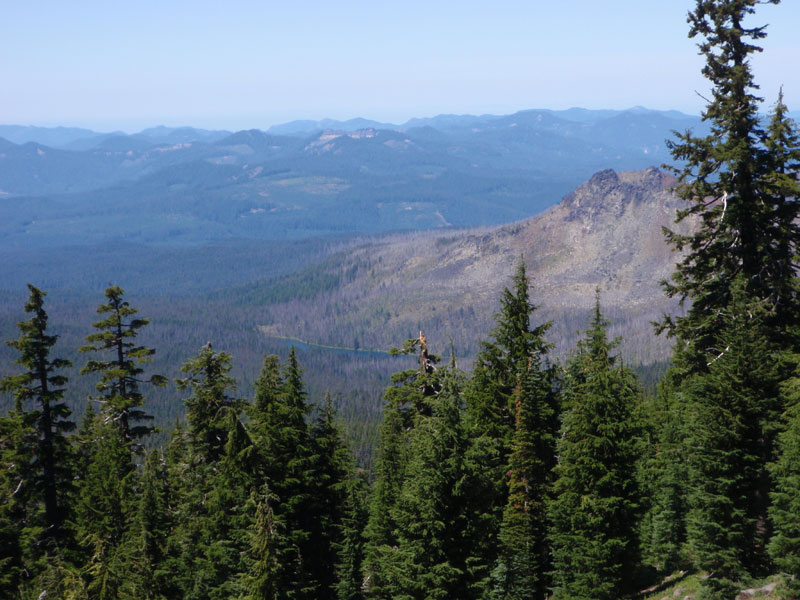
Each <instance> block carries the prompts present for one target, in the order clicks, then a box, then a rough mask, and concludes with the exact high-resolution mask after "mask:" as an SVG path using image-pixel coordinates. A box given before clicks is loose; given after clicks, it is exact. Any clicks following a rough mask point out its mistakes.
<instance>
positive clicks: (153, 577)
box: [121, 450, 178, 600]
mask: <svg viewBox="0 0 800 600" xmlns="http://www.w3.org/2000/svg"><path fill="white" fill-rule="evenodd" d="M137 492H138V499H137V502H136V507H135V509H134V510H135V514H134V515H133V517H132V525H131V527H130V529H129V532H128V536H127V540H126V542H125V543H126V550H125V561H126V569H125V570H126V573H127V577H126V578H125V581H124V582H123V586H122V587H123V589H122V590H121V597H122V598H130V599H131V600H134V599H141V600H161V599H162V598H168V597H174V596H176V595H177V593H178V590H177V589H176V587H175V585H174V583H173V578H172V577H171V576H170V575H171V574H170V572H169V569H168V568H167V565H166V562H167V551H168V549H167V541H168V539H169V534H170V530H171V528H172V519H171V511H170V506H169V500H170V498H169V488H168V483H167V473H166V464H165V462H164V457H163V455H162V453H161V451H160V450H151V451H150V452H149V453H148V454H147V456H146V458H145V461H144V468H143V470H142V472H141V475H140V477H139V480H138V483H137Z"/></svg>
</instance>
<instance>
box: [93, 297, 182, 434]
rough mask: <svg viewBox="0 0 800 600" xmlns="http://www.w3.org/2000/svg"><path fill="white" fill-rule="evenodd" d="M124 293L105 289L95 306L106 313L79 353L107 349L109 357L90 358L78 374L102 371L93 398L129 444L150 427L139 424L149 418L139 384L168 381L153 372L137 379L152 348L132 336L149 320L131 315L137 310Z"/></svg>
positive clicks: (98, 310) (100, 311)
mask: <svg viewBox="0 0 800 600" xmlns="http://www.w3.org/2000/svg"><path fill="white" fill-rule="evenodd" d="M123 294H124V290H123V289H122V288H120V287H119V286H111V287H109V288H107V289H106V291H105V297H106V298H107V299H108V302H107V303H105V304H101V305H100V306H98V307H97V312H98V313H99V314H101V315H106V314H107V315H108V316H107V317H105V318H104V319H101V320H100V321H97V322H95V323H94V324H93V327H94V328H95V329H97V330H98V331H97V332H96V333H91V334H89V335H88V336H86V342H87V343H86V345H85V346H83V347H81V348H80V351H81V352H108V353H110V354H111V359H110V360H90V361H89V362H87V363H86V366H85V367H84V368H83V369H82V370H81V374H86V373H100V374H101V375H100V381H99V382H98V383H97V386H96V388H97V391H98V392H100V393H101V395H100V396H99V397H97V398H95V400H97V401H98V402H100V404H101V406H102V412H103V414H104V415H106V416H107V417H108V419H110V420H112V421H114V422H115V423H117V424H118V426H119V428H120V431H121V432H122V438H123V439H124V440H125V442H126V443H131V444H132V443H134V441H135V440H138V439H139V438H142V437H143V436H145V435H147V434H149V433H150V432H151V431H152V430H153V428H152V427H149V426H146V425H141V424H138V423H139V422H140V421H148V420H151V419H152V417H151V416H150V415H148V414H147V413H146V412H145V411H143V410H142V409H141V408H140V407H141V406H142V405H143V404H144V402H145V399H144V396H142V394H141V393H140V392H139V384H140V383H143V382H145V381H147V382H148V383H151V384H153V385H157V386H163V385H166V383H167V381H166V378H164V377H163V376H161V375H153V376H152V377H150V379H148V380H143V379H141V378H140V376H141V375H142V374H143V373H144V369H143V368H142V367H140V366H139V365H140V364H142V363H146V362H149V361H150V357H151V356H152V355H153V354H155V350H153V349H152V348H147V347H145V346H137V345H136V344H135V343H134V342H133V338H135V337H136V336H137V335H138V333H139V332H138V330H139V329H141V328H142V327H144V326H145V325H147V324H148V323H149V320H148V319H138V318H133V316H134V315H135V314H137V313H138V312H139V311H138V310H137V309H135V308H133V307H131V305H130V303H129V302H128V301H127V300H123V299H122V296H123Z"/></svg>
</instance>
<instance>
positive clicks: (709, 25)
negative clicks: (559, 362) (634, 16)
mask: <svg viewBox="0 0 800 600" xmlns="http://www.w3.org/2000/svg"><path fill="white" fill-rule="evenodd" d="M766 3H769V4H778V3H779V0H766V2H762V1H760V0H697V3H696V7H695V10H694V11H692V12H691V13H690V14H689V23H690V25H691V29H690V33H689V35H690V37H692V38H694V37H699V38H700V43H699V44H698V46H699V48H700V52H701V53H702V54H703V55H704V57H705V60H706V64H705V67H704V69H703V74H704V75H705V77H706V78H707V79H708V80H709V81H710V83H711V85H712V91H711V94H712V95H711V99H710V100H709V103H708V105H707V107H706V109H705V110H704V112H703V119H704V120H705V121H707V122H708V123H709V125H710V133H709V135H707V136H705V137H695V136H693V135H692V134H691V132H687V133H685V134H683V135H679V136H678V139H677V140H676V141H674V142H672V143H671V144H670V145H671V149H672V154H673V157H674V158H675V159H676V160H679V161H681V162H682V163H683V167H681V168H680V169H677V170H676V172H677V173H678V175H679V180H680V185H679V187H678V193H679V195H680V196H681V197H683V198H684V199H685V200H687V201H688V202H689V203H690V206H689V208H687V209H686V210H684V211H681V212H679V214H678V220H681V219H683V218H686V217H687V216H689V215H694V216H695V217H696V218H697V220H698V222H699V227H697V228H696V230H695V231H694V232H693V233H691V234H689V235H685V236H684V235H676V234H673V233H670V232H668V240H670V241H671V242H672V243H673V244H674V246H675V247H676V248H677V249H678V250H682V251H684V257H683V259H682V261H681V262H680V263H679V264H678V266H677V270H676V272H675V274H674V275H673V277H672V281H671V282H670V283H665V289H666V292H667V294H668V295H670V296H677V297H679V298H680V299H681V301H684V300H687V299H688V300H690V301H691V306H690V307H689V308H688V310H687V312H686V314H685V316H683V317H680V318H678V319H675V320H673V319H672V318H666V319H665V320H664V322H663V326H664V327H666V328H667V329H668V330H669V331H670V333H671V334H672V335H675V336H676V337H677V340H678V342H677V344H676V351H675V356H674V358H673V364H674V370H673V374H674V377H675V384H676V385H675V393H676V395H678V396H680V397H682V399H683V400H684V401H685V404H686V411H687V412H686V416H687V417H688V421H689V422H690V424H691V425H690V427H689V429H688V435H687V436H686V437H685V439H684V440H683V441H684V444H685V446H684V447H683V449H682V452H683V453H684V454H685V455H686V456H687V457H688V459H689V462H688V464H687V466H688V474H689V480H690V488H689V492H688V494H686V496H687V502H688V505H689V513H688V515H687V530H686V531H687V540H688V545H689V548H690V550H691V552H692V554H693V556H694V559H695V562H696V565H697V566H699V567H700V568H705V569H709V570H710V571H711V577H709V579H707V580H706V582H705V594H706V595H708V596H710V597H718V598H723V597H727V595H730V594H732V593H733V591H734V588H735V586H736V582H737V581H738V580H740V579H741V578H742V577H744V576H746V575H747V574H748V573H750V574H756V573H759V572H763V571H764V570H765V569H766V567H767V564H766V556H765V553H764V548H765V544H766V539H767V537H768V535H769V528H768V526H766V525H767V523H768V521H767V511H768V503H769V490H770V479H769V474H768V472H767V469H766V467H765V465H767V464H768V463H770V462H771V461H773V460H774V457H775V440H776V435H777V432H778V424H779V422H780V420H779V416H780V413H781V400H780V396H779V393H778V388H779V386H780V382H781V381H782V380H783V379H785V377H786V373H785V372H784V371H783V370H782V369H781V368H780V365H779V364H778V363H777V362H776V361H775V360H774V359H772V358H767V359H766V362H762V361H761V360H759V361H754V359H753V357H754V356H760V357H775V356H778V355H779V354H781V353H782V352H784V351H787V350H793V348H794V347H795V345H796V341H795V340H794V338H793V335H792V333H791V332H792V330H793V329H794V327H796V325H797V319H798V315H800V310H798V308H799V307H798V298H799V296H798V294H797V288H796V264H795V260H796V256H797V255H798V250H799V249H800V227H798V221H797V219H798V216H800V203H798V202H797V198H798V197H799V195H800V194H798V192H800V184H798V182H797V180H796V178H795V172H796V169H797V166H798V162H799V161H798V158H800V154H798V151H799V149H798V145H797V141H798V140H797V137H796V135H795V133H794V125H793V124H792V122H791V120H789V119H788V117H787V110H786V107H785V105H784V104H783V100H782V95H781V96H780V97H779V99H778V102H777V103H776V105H775V108H774V110H773V111H772V114H771V116H770V119H769V122H768V124H767V126H766V127H764V126H763V125H762V123H761V122H760V121H759V115H758V110H759V104H760V102H761V98H759V97H758V96H756V91H757V89H758V86H757V85H756V84H755V82H754V80H753V76H752V70H751V58H752V56H753V55H754V54H756V53H758V52H760V51H761V48H760V47H758V46H757V45H756V44H755V42H757V41H758V40H760V39H763V38H764V37H765V35H766V32H765V27H746V26H745V25H744V23H745V22H746V21H747V20H748V19H749V18H750V17H751V15H752V14H754V13H755V7H756V6H757V5H759V4H766ZM663 514H664V515H666V514H667V513H663ZM664 525H667V527H666V528H667V529H673V530H674V527H670V526H669V525H668V524H666V523H662V526H664Z"/></svg>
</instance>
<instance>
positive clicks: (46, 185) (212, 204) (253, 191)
mask: <svg viewBox="0 0 800 600" xmlns="http://www.w3.org/2000/svg"><path fill="white" fill-rule="evenodd" d="M565 116H567V117H569V118H563V117H565ZM409 123H410V124H411V125H413V126H412V127H408V128H406V129H402V128H388V129H387V128H382V127H383V126H385V125H386V124H381V123H375V122H371V121H365V120H358V119H357V120H353V121H348V122H335V121H324V122H315V124H314V127H316V126H327V127H328V128H327V129H322V130H319V131H314V132H313V133H308V134H304V135H299V134H298V135H294V134H293V135H277V134H276V133H275V132H264V131H261V130H257V129H253V130H248V131H239V132H235V133H231V132H227V131H208V130H201V129H194V128H188V127H186V128H183V127H182V128H169V127H156V128H151V129H147V130H144V131H142V132H140V133H138V134H135V135H118V134H102V135H100V134H98V136H96V137H94V138H91V137H90V138H86V137H82V138H79V139H77V140H73V141H71V142H69V143H68V144H67V146H69V147H71V148H77V147H78V146H80V147H81V148H84V147H85V149H73V150H69V149H64V148H53V147H50V146H47V145H45V144H42V143H38V142H26V143H24V144H13V143H11V142H8V141H6V142H2V141H0V147H2V151H0V197H1V198H4V199H5V200H4V201H3V203H0V217H4V219H3V220H2V221H0V246H2V245H4V244H14V245H18V246H24V247H29V246H33V247H35V246H36V245H37V244H45V245H48V246H50V245H58V244H82V243H102V242H103V241H104V240H111V239H116V238H118V237H119V236H120V235H124V236H126V238H125V239H127V240H128V241H130V242H132V243H147V244H150V243H155V244H179V245H185V244H198V243H212V242H215V241H221V240H228V239H241V238H245V239H302V238H308V237H315V236H325V235H342V234H373V233H380V232H386V231H393V230H394V231H397V230H419V229H431V228H443V227H444V228H450V227H474V226H481V225H497V224H500V223H506V222H510V221H517V220H519V219H523V218H525V217H528V216H530V215H533V214H536V213H538V212H540V211H542V210H544V209H545V208H547V207H548V206H552V205H553V204H554V203H555V202H557V201H558V199H559V198H560V197H561V196H563V195H564V194H566V193H568V192H569V191H570V190H571V189H573V188H574V187H575V186H576V185H578V184H579V183H580V182H581V181H582V180H585V179H586V178H587V177H589V176H591V174H592V173H594V172H596V171H598V170H601V169H604V168H613V169H615V170H618V171H626V170H631V169H641V168H645V167H647V166H650V165H659V164H661V163H664V162H666V161H668V160H669V158H670V157H669V152H668V149H667V147H666V143H665V138H668V137H670V136H671V135H672V133H671V132H672V131H673V130H676V129H677V130H684V129H687V128H692V127H695V128H697V129H698V130H701V129H702V124H700V122H699V120H697V119H696V118H695V119H693V118H691V117H687V116H685V115H681V114H680V113H674V112H659V111H650V110H647V109H640V108H636V109H631V110H628V111H587V110H583V109H571V110H569V111H562V112H559V111H546V110H528V111H520V112H518V113H515V114H513V115H505V116H496V115H485V116H478V117H475V116H452V115H440V116H438V117H434V118H432V119H426V120H415V121H413V122H409ZM61 133H63V132H61ZM73 133H74V134H75V135H85V133H86V132H85V131H78V132H73ZM62 137H63V136H62ZM62 141H64V139H62ZM25 198H29V199H30V198H36V199H37V200H36V201H30V200H25Z"/></svg>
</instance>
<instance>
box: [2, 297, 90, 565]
mask: <svg viewBox="0 0 800 600" xmlns="http://www.w3.org/2000/svg"><path fill="white" fill-rule="evenodd" d="M28 289H29V290H30V293H31V295H30V298H29V299H28V301H27V302H26V303H25V312H27V313H32V317H31V318H30V319H29V320H27V321H21V322H20V323H18V324H17V326H18V327H19V329H20V333H21V335H20V337H19V339H16V340H12V341H10V342H8V345H9V346H11V347H12V348H14V349H15V350H17V351H18V352H19V353H20V357H19V358H18V359H17V360H16V361H15V362H16V364H18V365H20V366H22V367H24V368H25V369H26V372H24V373H21V374H19V375H10V376H7V377H4V378H2V379H0V391H3V392H12V393H13V394H14V397H15V402H16V411H17V415H18V417H19V418H21V419H22V420H23V421H24V422H25V423H26V424H28V425H30V426H31V427H32V428H34V430H35V441H32V447H30V451H31V454H30V456H28V457H27V458H24V459H23V460H28V461H31V464H30V465H29V466H28V467H27V468H28V469H30V477H31V479H30V483H29V488H30V489H29V490H28V494H29V495H30V497H31V501H32V502H33V503H35V504H38V505H41V506H42V507H43V509H44V514H43V519H42V522H41V528H42V536H43V537H44V539H45V540H46V541H47V544H46V545H50V543H52V542H55V541H58V540H59V538H61V537H62V535H61V534H62V533H63V531H62V525H63V523H64V521H65V519H66V515H67V506H66V503H67V500H66V497H67V495H68V493H69V490H70V486H71V481H72V473H71V472H70V469H69V464H70V450H69V446H68V442H67V438H66V434H67V432H69V431H71V430H72V429H74V427H75V425H74V423H73V422H72V421H70V420H69V416H70V414H71V411H70V410H69V408H68V407H67V405H66V403H65V402H64V401H63V396H64V388H63V386H64V385H65V384H66V383H67V378H66V377H65V376H64V375H61V374H58V371H59V370H61V369H63V368H65V367H68V366H71V363H70V362H69V361H68V360H64V359H62V358H54V359H51V358H50V350H51V348H52V347H53V346H54V345H55V343H56V340H57V339H58V336H54V335H47V333H46V330H47V319H48V317H47V313H46V312H45V310H44V296H45V294H44V292H42V291H41V290H39V289H38V288H36V287H34V286H32V285H30V284H28ZM29 403H30V404H32V405H33V406H32V407H31V408H29V409H27V410H26V409H25V405H27V404H29ZM23 413H24V414H23ZM20 458H22V457H20ZM34 515H35V513H32V514H31V515H30V516H31V518H34ZM31 524H32V523H31ZM50 550H52V548H50Z"/></svg>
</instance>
